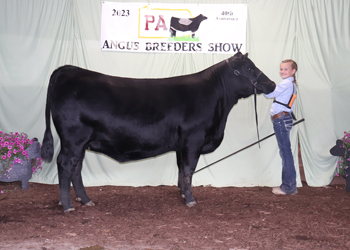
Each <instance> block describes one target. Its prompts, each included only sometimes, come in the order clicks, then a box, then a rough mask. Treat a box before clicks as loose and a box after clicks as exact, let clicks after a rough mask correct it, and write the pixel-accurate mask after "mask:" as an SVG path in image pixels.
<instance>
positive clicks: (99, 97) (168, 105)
mask: <svg viewBox="0 0 350 250" xmlns="http://www.w3.org/2000/svg"><path fill="white" fill-rule="evenodd" d="M254 87H255V88H256V89H257V93H266V94H267V93H270V92H272V91H273V90H274V89H275V83H274V82H272V81H271V80H270V79H269V78H268V77H267V76H266V75H264V74H263V73H262V72H261V71H260V70H259V69H258V68H257V67H256V66H255V65H254V63H253V62H252V61H251V60H249V59H248V57H247V54H246V55H242V54H241V53H240V52H239V53H237V54H235V55H234V56H233V57H231V58H229V59H227V60H225V61H222V62H220V63H218V64H216V65H213V66H211V67H209V68H207V69H205V70H203V71H201V72H198V73H195V74H191V75H184V76H178V77H171V78H164V79H133V78H122V77H115V76H108V75H103V74H100V73H97V72H93V71H89V70H86V69H82V68H78V67H74V66H63V67H60V68H58V69H57V70H55V71H54V72H53V73H52V75H51V78H50V83H49V87H48V93H47V102H46V113H45V116H46V131H45V135H44V140H43V145H42V154H41V155H42V158H43V159H44V160H46V161H51V160H52V158H53V153H54V150H53V138H52V134H51V129H50V112H51V114H52V119H53V122H54V125H55V127H56V130H57V133H58V135H59V137H60V139H61V151H60V153H59V155H58V158H57V165H58V176H59V183H60V201H61V203H62V205H63V209H64V211H71V210H73V206H72V203H71V199H70V183H71V182H72V183H73V186H74V190H75V194H76V197H77V198H78V199H79V200H81V202H82V203H83V204H86V205H93V203H92V202H91V201H90V199H89V198H88V196H87V195H86V192H85V188H84V186H83V182H82V178H81V168H82V162H83V158H84V154H85V150H87V149H88V150H91V151H95V152H100V153H103V154H105V155H108V156H110V157H112V158H114V159H115V160H117V161H119V162H127V161H133V160H139V159H144V158H148V157H153V156H157V155H161V154H164V153H166V152H169V151H175V152H176V157H177V165H178V168H179V177H178V187H179V190H180V192H181V194H182V195H183V196H184V198H185V202H186V205H187V206H189V207H192V206H194V205H196V202H195V200H194V198H193V196H192V187H191V183H192V175H193V172H194V171H195V169H196V165H197V161H198V159H199V156H200V155H201V154H206V153H210V152H213V151H214V150H215V149H216V148H217V147H218V146H219V145H220V143H221V141H222V139H223V137H224V129H225V124H226V120H227V116H228V114H229V112H230V110H231V108H232V107H233V105H235V104H236V103H237V101H238V99H240V98H245V97H248V96H250V95H251V94H253V93H254Z"/></svg>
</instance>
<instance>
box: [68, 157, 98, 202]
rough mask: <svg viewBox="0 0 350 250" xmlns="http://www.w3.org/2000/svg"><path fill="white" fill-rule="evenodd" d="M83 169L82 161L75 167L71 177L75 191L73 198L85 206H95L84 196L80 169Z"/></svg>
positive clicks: (84, 191)
mask: <svg viewBox="0 0 350 250" xmlns="http://www.w3.org/2000/svg"><path fill="white" fill-rule="evenodd" d="M82 167H83V160H80V161H79V162H78V164H77V166H76V167H75V170H74V173H73V175H72V183H73V187H74V191H75V197H76V200H77V201H80V202H81V203H83V204H84V205H86V206H95V203H93V202H92V201H91V200H90V198H89V197H88V196H87V194H86V190H85V187H84V184H83V179H82V177H81V169H82Z"/></svg>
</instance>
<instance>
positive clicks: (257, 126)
mask: <svg viewBox="0 0 350 250" xmlns="http://www.w3.org/2000/svg"><path fill="white" fill-rule="evenodd" d="M256 96H257V92H256V88H255V85H254V106H255V123H256V134H257V135H258V145H259V148H260V136H259V124H258V112H257V108H256Z"/></svg>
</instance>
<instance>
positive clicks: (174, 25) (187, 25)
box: [169, 14, 208, 38]
mask: <svg viewBox="0 0 350 250" xmlns="http://www.w3.org/2000/svg"><path fill="white" fill-rule="evenodd" d="M206 19H208V18H207V17H206V16H203V15H202V14H200V15H198V16H196V17H195V18H177V17H171V20H170V29H169V31H170V36H171V37H174V36H176V31H177V30H178V31H191V32H192V35H191V36H192V38H194V36H195V32H196V31H197V30H198V28H199V25H200V24H201V22H202V21H203V20H206Z"/></svg>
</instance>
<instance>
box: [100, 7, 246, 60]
mask: <svg viewBox="0 0 350 250" xmlns="http://www.w3.org/2000/svg"><path fill="white" fill-rule="evenodd" d="M246 21H247V5H246V4H162V3H151V4H147V3H129V2H103V3H102V20H101V49H102V50H103V51H125V52H150V53H228V54H234V53H236V52H238V51H241V52H242V53H244V52H245V50H246Z"/></svg>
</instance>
